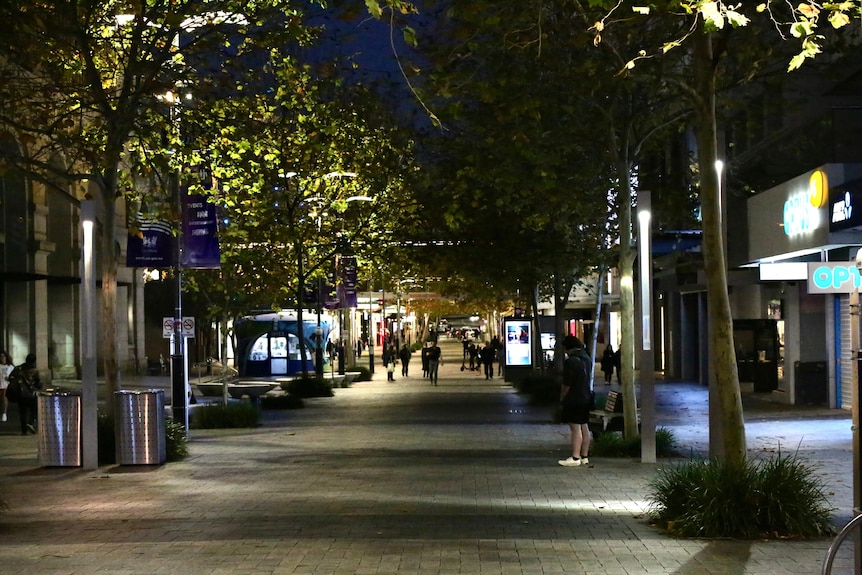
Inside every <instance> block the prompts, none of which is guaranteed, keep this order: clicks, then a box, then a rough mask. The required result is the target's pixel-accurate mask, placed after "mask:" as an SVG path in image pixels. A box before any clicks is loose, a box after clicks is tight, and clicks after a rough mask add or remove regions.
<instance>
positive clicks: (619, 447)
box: [590, 427, 677, 457]
mask: <svg viewBox="0 0 862 575" xmlns="http://www.w3.org/2000/svg"><path fill="white" fill-rule="evenodd" d="M590 452H591V454H592V455H594V456H595V457H640V455H641V438H640V435H637V436H635V437H632V438H630V439H626V438H624V437H623V434H622V433H620V432H619V431H605V432H603V433H597V434H596V436H595V438H594V439H593V441H592V443H591V444H590ZM655 454H656V457H673V456H675V455H676V454H677V451H676V437H675V436H674V434H673V431H671V430H670V429H667V428H666V427H660V428H658V429H656V430H655Z"/></svg>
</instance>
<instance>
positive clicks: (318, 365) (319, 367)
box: [314, 278, 323, 377]
mask: <svg viewBox="0 0 862 575" xmlns="http://www.w3.org/2000/svg"><path fill="white" fill-rule="evenodd" d="M322 282H323V280H322V279H321V278H317V331H316V332H315V334H314V335H315V339H316V340H317V349H315V350H314V373H315V374H317V376H318V377H323V326H322V324H321V322H320V314H321V313H322V310H321V301H320V293H321V292H322V291H323V283H322Z"/></svg>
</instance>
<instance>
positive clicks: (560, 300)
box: [553, 271, 570, 383]
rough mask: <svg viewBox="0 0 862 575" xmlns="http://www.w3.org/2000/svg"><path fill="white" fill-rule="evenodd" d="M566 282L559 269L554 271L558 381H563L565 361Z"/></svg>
mask: <svg viewBox="0 0 862 575" xmlns="http://www.w3.org/2000/svg"><path fill="white" fill-rule="evenodd" d="M568 285H569V284H568V282H566V281H563V276H562V274H561V273H559V271H557V272H556V273H554V296H553V297H554V333H555V334H556V343H555V344H554V377H555V378H556V379H557V381H559V382H560V383H562V382H563V363H564V362H565V361H566V356H565V352H564V351H563V337H564V336H565V335H566V333H565V331H566V330H565V327H566V325H565V319H566V317H565V313H566V301H567V300H568V299H569V291H570V289H567V288H566V286H568Z"/></svg>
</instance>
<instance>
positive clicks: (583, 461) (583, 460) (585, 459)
mask: <svg viewBox="0 0 862 575" xmlns="http://www.w3.org/2000/svg"><path fill="white" fill-rule="evenodd" d="M589 464H590V458H589V457H581V465H589Z"/></svg>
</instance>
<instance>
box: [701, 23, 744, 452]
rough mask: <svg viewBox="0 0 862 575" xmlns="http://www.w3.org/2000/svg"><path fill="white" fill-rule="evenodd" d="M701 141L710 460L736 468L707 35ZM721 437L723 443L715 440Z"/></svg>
mask: <svg viewBox="0 0 862 575" xmlns="http://www.w3.org/2000/svg"><path fill="white" fill-rule="evenodd" d="M693 65H694V77H695V93H696V94H697V95H698V96H699V98H700V99H699V100H698V101H697V102H696V103H695V105H696V126H695V129H696V138H697V147H698V166H699V168H700V194H701V213H702V217H703V267H704V270H705V273H706V293H707V307H708V312H707V314H708V320H707V321H708V325H709V367H710V370H711V373H710V374H709V375H710V376H711V377H710V394H709V400H710V404H711V405H710V414H709V415H710V418H709V419H710V421H709V424H710V425H709V432H710V437H711V440H710V456H711V457H715V458H719V459H723V460H725V461H726V462H728V463H731V464H741V463H742V462H743V461H744V460H745V422H744V420H743V415H742V398H741V396H740V392H739V374H738V372H737V368H736V352H735V349H734V347H733V317H732V315H731V310H730V298H729V297H728V294H727V263H726V258H725V254H724V242H723V238H722V232H721V229H722V225H721V217H722V214H721V203H720V202H721V198H720V193H719V192H720V190H719V185H720V182H719V179H718V173H717V170H716V167H715V160H716V159H717V148H718V145H717V137H716V131H717V130H716V120H715V64H714V61H713V53H712V41H711V37H710V35H709V34H706V33H704V32H703V31H702V30H701V31H699V33H697V34H695V38H694V61H693ZM713 438H717V439H718V441H713V440H712V439H713Z"/></svg>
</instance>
